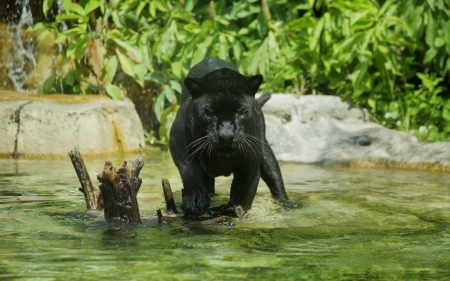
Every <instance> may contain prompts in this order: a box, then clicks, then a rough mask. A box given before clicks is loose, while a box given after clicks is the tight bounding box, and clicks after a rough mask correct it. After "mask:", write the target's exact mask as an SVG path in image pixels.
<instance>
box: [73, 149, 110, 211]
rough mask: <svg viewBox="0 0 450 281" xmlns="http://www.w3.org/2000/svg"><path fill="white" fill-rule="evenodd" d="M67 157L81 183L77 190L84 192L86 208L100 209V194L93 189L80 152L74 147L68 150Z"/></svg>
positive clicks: (101, 206)
mask: <svg viewBox="0 0 450 281" xmlns="http://www.w3.org/2000/svg"><path fill="white" fill-rule="evenodd" d="M69 157H70V160H71V161H72V164H73V167H74V169H75V172H76V173H77V175H78V180H79V181H80V184H81V188H79V190H80V191H81V192H82V193H83V194H84V199H85V200H86V208H87V209H88V210H101V209H102V208H103V202H102V198H101V194H100V193H99V192H98V191H96V190H94V187H93V185H92V181H91V178H90V177H89V173H88V172H87V170H86V166H85V165H84V161H83V158H82V157H81V154H80V152H79V151H78V150H77V149H76V148H75V149H74V150H72V151H70V152H69Z"/></svg>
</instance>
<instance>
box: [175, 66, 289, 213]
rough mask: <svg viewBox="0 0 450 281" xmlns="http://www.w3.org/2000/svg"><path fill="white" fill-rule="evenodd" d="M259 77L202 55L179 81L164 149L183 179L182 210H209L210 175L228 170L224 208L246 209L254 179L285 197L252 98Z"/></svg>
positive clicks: (257, 105) (262, 99) (264, 97)
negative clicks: (178, 95)
mask: <svg viewBox="0 0 450 281" xmlns="http://www.w3.org/2000/svg"><path fill="white" fill-rule="evenodd" d="M262 81H263V77H262V76H261V75H254V76H248V77H247V76H243V75H242V74H240V73H239V72H238V71H237V69H236V68H235V67H234V66H232V65H231V64H229V63H227V62H225V61H223V60H219V59H215V58H207V59H205V60H203V61H202V62H200V63H199V64H197V65H195V66H194V67H193V68H192V69H191V70H190V71H189V74H188V76H187V77H186V79H185V80H184V86H183V92H182V97H181V100H182V104H181V107H180V109H179V111H178V114H177V116H176V118H175V121H174V123H173V125H172V129H171V131H170V151H171V154H172V158H173V160H174V162H175V164H176V166H177V168H178V170H179V172H180V175H181V178H182V180H183V186H184V190H183V201H182V205H181V207H182V209H183V211H184V213H185V214H186V215H194V216H198V215H202V214H204V213H205V212H206V211H207V210H208V208H209V200H210V198H209V193H213V192H214V178H215V177H218V176H229V175H231V174H233V176H234V178H233V182H232V184H231V191H230V201H229V203H228V204H227V205H224V208H227V207H229V206H236V205H241V206H242V207H243V208H244V210H246V211H247V210H248V209H250V207H251V205H252V202H253V199H254V197H255V194H256V189H257V186H258V182H259V178H260V177H261V178H262V179H263V180H264V181H265V182H266V183H267V185H268V186H269V189H270V191H271V193H272V195H273V196H274V197H275V198H276V199H280V200H287V199H288V198H287V195H286V192H285V188H284V184H283V179H282V176H281V172H280V168H279V166H278V162H277V160H276V159H275V156H274V154H273V152H272V149H271V148H270V146H269V145H268V144H267V140H266V137H265V123H264V116H263V113H262V111H261V106H262V105H263V104H264V103H265V102H266V101H267V100H268V99H269V98H270V93H268V94H267V93H266V94H264V95H262V96H261V97H260V99H259V100H256V99H255V93H256V92H257V91H258V89H259V86H260V85H261V83H262Z"/></svg>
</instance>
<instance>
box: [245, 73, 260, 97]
mask: <svg viewBox="0 0 450 281" xmlns="http://www.w3.org/2000/svg"><path fill="white" fill-rule="evenodd" d="M262 82H263V77H262V75H261V74H257V75H253V76H248V77H246V79H245V81H244V85H245V88H246V89H247V91H248V92H250V94H252V95H255V94H256V92H258V90H259V86H261V83H262Z"/></svg>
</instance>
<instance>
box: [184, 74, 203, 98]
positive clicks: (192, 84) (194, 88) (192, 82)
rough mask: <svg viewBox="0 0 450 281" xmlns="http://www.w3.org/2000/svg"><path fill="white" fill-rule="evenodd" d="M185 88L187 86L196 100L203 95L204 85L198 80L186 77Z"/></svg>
mask: <svg viewBox="0 0 450 281" xmlns="http://www.w3.org/2000/svg"><path fill="white" fill-rule="evenodd" d="M184 86H186V88H187V89H188V91H189V94H191V96H192V98H193V99H196V98H198V97H199V96H200V95H202V94H203V88H204V87H203V84H202V82H200V80H199V79H197V78H189V77H186V78H185V79H184Z"/></svg>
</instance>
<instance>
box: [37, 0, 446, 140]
mask: <svg viewBox="0 0 450 281" xmlns="http://www.w3.org/2000/svg"><path fill="white" fill-rule="evenodd" d="M53 1H54V0H44V1H43V6H44V10H45V11H47V10H48V9H49V8H50V7H51V4H52V2H53ZM62 5H63V7H64V9H62V10H61V12H60V13H59V14H58V15H57V16H56V19H55V21H54V22H51V23H37V24H36V25H34V26H33V27H32V28H30V30H39V29H41V30H43V32H42V33H41V37H45V36H47V35H48V34H50V33H54V34H55V35H56V37H55V38H56V39H55V42H57V43H61V45H62V46H64V52H63V53H62V54H61V55H60V58H59V59H58V64H57V67H56V68H55V69H54V70H53V75H52V76H51V77H50V78H49V79H48V80H47V81H46V82H45V84H44V91H45V92H65V93H79V92H91V93H106V94H108V95H110V96H111V97H112V98H116V99H122V98H124V97H126V96H127V94H128V93H127V87H126V85H125V83H124V80H123V76H124V75H125V76H126V77H129V78H130V79H132V80H133V81H134V82H135V83H137V84H138V85H139V86H140V87H141V88H146V87H147V86H148V85H149V83H151V85H152V87H154V88H155V89H156V92H157V94H156V95H155V96H154V97H153V111H154V113H155V116H156V118H157V120H158V121H159V122H160V124H161V128H160V130H159V133H160V137H161V138H162V139H163V141H164V140H168V135H167V132H168V130H169V128H170V124H171V120H172V119H173V118H172V117H173V116H174V115H173V114H174V112H176V110H177V109H176V107H175V104H176V97H178V96H179V94H180V92H181V84H180V82H181V81H182V80H183V78H184V77H185V76H186V74H187V72H188V70H189V69H190V68H191V67H192V66H193V65H194V64H196V63H198V62H199V61H201V60H202V59H204V58H205V57H207V56H214V57H218V58H221V59H225V60H227V61H230V62H231V63H233V64H234V65H236V66H237V67H238V69H239V70H240V71H241V72H242V73H244V74H246V75H251V74H255V73H260V74H262V75H263V76H264V78H265V81H264V83H263V85H262V87H261V90H272V91H275V92H293V93H302V94H318V93H320V94H335V95H339V96H341V97H342V98H343V99H345V100H349V101H352V102H353V103H354V104H356V105H358V106H361V107H366V108H368V109H369V110H370V111H371V112H372V114H373V115H374V116H375V117H376V119H377V120H378V121H379V122H380V123H381V124H383V125H385V126H387V127H390V128H396V129H401V130H405V131H410V132H412V133H413V134H415V135H416V136H417V137H419V139H421V140H428V141H438V140H448V138H449V135H450V125H449V124H450V123H449V122H448V121H449V120H450V103H449V95H448V93H447V92H446V91H447V88H448V87H449V86H450V85H449V82H448V79H444V78H445V77H448V76H449V73H450V71H449V70H450V4H449V2H448V1H446V0H434V1H431V0H411V1H394V0H378V1H377V0H354V1H346V0H315V1H314V0H293V1H292V0H291V1H287V0H262V1H260V0H248V1H229V0H221V1H216V2H213V1H209V0H180V1H165V0H114V1H112V0H110V1H104V0H79V1H77V3H73V2H72V1H71V0H62ZM64 26H66V27H67V28H62V27H64ZM64 59H66V60H67V59H69V61H70V70H69V71H65V72H63V71H61V69H62V68H63V67H62V66H63V65H64V64H63V63H62V61H64Z"/></svg>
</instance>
